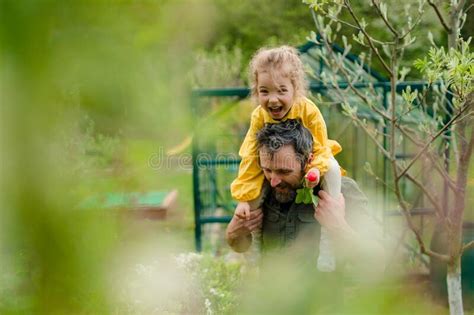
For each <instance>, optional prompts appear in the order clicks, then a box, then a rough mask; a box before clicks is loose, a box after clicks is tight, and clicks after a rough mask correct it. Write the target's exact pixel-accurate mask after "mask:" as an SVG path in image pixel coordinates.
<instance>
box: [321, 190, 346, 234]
mask: <svg viewBox="0 0 474 315" xmlns="http://www.w3.org/2000/svg"><path fill="white" fill-rule="evenodd" d="M318 195H319V198H320V199H319V203H318V206H317V207H315V208H314V218H315V219H316V220H318V222H319V223H320V224H321V225H322V226H324V227H326V228H327V229H328V230H329V231H330V232H336V233H337V232H338V231H341V230H347V229H348V228H349V229H351V228H350V227H349V225H348V224H347V221H346V219H345V216H346V206H345V201H344V196H343V195H342V194H340V196H339V198H333V197H331V195H329V194H328V193H327V192H325V191H324V190H320V191H319V193H318Z"/></svg>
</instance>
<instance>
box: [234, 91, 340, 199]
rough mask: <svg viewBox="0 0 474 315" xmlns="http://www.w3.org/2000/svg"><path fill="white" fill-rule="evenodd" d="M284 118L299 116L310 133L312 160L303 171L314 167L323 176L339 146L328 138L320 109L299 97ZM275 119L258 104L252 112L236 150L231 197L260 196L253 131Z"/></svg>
mask: <svg viewBox="0 0 474 315" xmlns="http://www.w3.org/2000/svg"><path fill="white" fill-rule="evenodd" d="M287 119H300V120H301V122H302V123H303V125H304V126H305V127H306V128H307V129H308V130H309V131H310V132H311V134H312V135H313V160H312V161H311V163H310V164H309V165H308V167H307V169H306V171H308V170H309V169H310V168H313V167H317V168H318V169H319V171H320V172H321V176H322V175H324V174H325V173H326V171H327V169H328V161H329V159H330V158H331V156H334V155H336V154H337V153H339V152H341V151H342V148H341V145H340V144H339V143H337V142H336V141H334V140H330V139H328V135H327V130H326V123H325V122H324V119H323V116H322V115H321V112H320V111H319V109H318V108H317V107H316V105H315V104H314V103H313V102H311V101H310V100H309V99H307V98H302V99H301V100H300V101H297V102H296V103H294V104H293V106H292V107H291V109H290V111H289V112H288V114H286V116H285V118H283V120H282V121H284V120H287ZM279 122H281V121H278V120H273V119H272V118H271V116H270V115H269V114H268V113H267V112H266V111H265V110H264V109H263V108H262V107H261V106H258V107H257V108H256V109H255V110H254V111H253V112H252V116H251V119H250V127H249V130H248V132H247V135H246V136H245V139H244V142H243V143H242V146H241V147H240V150H239V155H240V157H241V158H242V161H241V162H240V166H239V174H238V176H237V178H236V179H235V180H234V181H233V182H232V185H231V186H230V190H231V193H232V197H233V198H234V199H236V200H238V201H250V200H254V199H256V198H257V197H258V196H259V195H260V193H261V191H262V185H263V181H264V179H265V177H264V175H263V171H262V170H261V168H260V165H259V162H258V150H257V133H258V131H259V130H260V129H262V128H263V126H264V125H265V124H266V123H271V124H277V123H279Z"/></svg>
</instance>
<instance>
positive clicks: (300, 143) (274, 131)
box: [257, 119, 313, 169]
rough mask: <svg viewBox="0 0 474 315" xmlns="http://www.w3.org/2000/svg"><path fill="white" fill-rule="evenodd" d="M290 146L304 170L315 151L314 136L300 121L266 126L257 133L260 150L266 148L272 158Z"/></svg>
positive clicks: (291, 120)
mask: <svg viewBox="0 0 474 315" xmlns="http://www.w3.org/2000/svg"><path fill="white" fill-rule="evenodd" d="M288 144H289V145H291V146H293V148H294V149H295V152H296V156H297V158H298V159H299V160H300V162H301V168H302V169H304V168H305V166H306V163H307V162H308V158H309V155H310V154H311V152H312V151H313V136H312V135H311V133H310V132H309V130H308V129H306V128H305V127H304V126H303V125H302V124H301V122H300V121H299V120H295V119H288V120H286V121H284V122H281V123H278V124H266V125H265V126H264V127H263V128H262V129H261V130H260V131H259V132H258V133H257V145H258V149H261V148H265V149H266V150H267V151H268V152H269V153H270V155H271V156H272V157H273V155H274V154H275V153H276V152H277V151H278V150H280V148H281V147H283V146H284V145H288Z"/></svg>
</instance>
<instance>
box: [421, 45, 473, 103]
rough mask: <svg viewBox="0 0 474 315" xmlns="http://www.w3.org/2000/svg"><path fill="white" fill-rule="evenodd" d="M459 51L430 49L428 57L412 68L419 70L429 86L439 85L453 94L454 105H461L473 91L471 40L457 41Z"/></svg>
mask: <svg viewBox="0 0 474 315" xmlns="http://www.w3.org/2000/svg"><path fill="white" fill-rule="evenodd" d="M459 41H460V43H459V47H460V48H459V49H449V51H447V52H446V50H445V49H444V47H431V48H430V50H429V53H428V57H424V58H423V59H417V60H416V61H415V63H414V66H415V67H416V68H417V69H419V70H420V71H421V72H422V73H423V74H424V75H426V78H427V80H428V82H429V83H430V84H433V83H440V82H442V84H443V85H445V86H446V87H448V88H449V89H451V90H452V91H453V92H454V94H455V97H456V98H455V99H456V102H455V105H459V104H462V103H463V102H464V101H465V100H466V99H465V98H466V97H467V96H468V95H469V94H470V93H471V92H472V91H473V90H474V84H473V81H474V52H472V51H471V48H470V42H471V38H469V39H468V40H467V41H465V40H463V39H462V38H461V39H460V40H459Z"/></svg>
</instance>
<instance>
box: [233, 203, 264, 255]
mask: <svg viewBox="0 0 474 315" xmlns="http://www.w3.org/2000/svg"><path fill="white" fill-rule="evenodd" d="M262 221H263V212H262V209H256V210H253V211H251V212H250V218H249V220H247V219H246V218H245V217H239V216H237V215H234V216H233V217H232V220H231V221H230V223H229V225H228V226H227V230H226V238H227V243H228V244H229V245H230V246H231V247H232V248H233V249H234V250H235V251H237V252H245V251H246V250H247V249H248V248H249V247H250V244H251V242H252V238H251V234H250V233H251V232H253V231H255V230H257V229H258V228H259V227H261V226H262Z"/></svg>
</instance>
